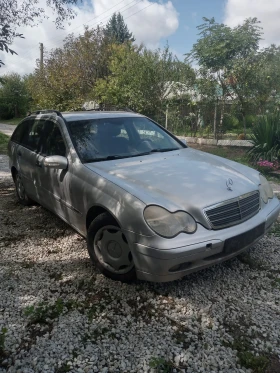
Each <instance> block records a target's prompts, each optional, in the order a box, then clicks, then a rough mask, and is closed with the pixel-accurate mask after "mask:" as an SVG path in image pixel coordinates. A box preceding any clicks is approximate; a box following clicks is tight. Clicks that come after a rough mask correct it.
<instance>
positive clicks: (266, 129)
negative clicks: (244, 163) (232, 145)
mask: <svg viewBox="0 0 280 373" xmlns="http://www.w3.org/2000/svg"><path fill="white" fill-rule="evenodd" d="M251 141H252V144H253V147H252V148H251V149H250V150H249V155H250V157H251V158H252V159H253V160H254V161H259V160H260V159H262V160H267V161H271V162H273V161H275V160H277V159H278V158H279V155H280V115H279V113H275V114H268V115H264V116H261V117H259V118H258V121H257V123H256V124H255V125H254V126H253V128H252V136H251Z"/></svg>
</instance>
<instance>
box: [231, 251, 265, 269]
mask: <svg viewBox="0 0 280 373" xmlns="http://www.w3.org/2000/svg"><path fill="white" fill-rule="evenodd" d="M237 258H238V260H239V261H240V262H241V263H243V264H246V265H248V266H249V267H250V268H251V269H260V270H262V269H267V268H266V267H265V265H264V264H263V263H262V262H260V261H259V260H256V259H254V258H252V257H251V255H250V254H249V253H243V254H240V255H238V256H237Z"/></svg>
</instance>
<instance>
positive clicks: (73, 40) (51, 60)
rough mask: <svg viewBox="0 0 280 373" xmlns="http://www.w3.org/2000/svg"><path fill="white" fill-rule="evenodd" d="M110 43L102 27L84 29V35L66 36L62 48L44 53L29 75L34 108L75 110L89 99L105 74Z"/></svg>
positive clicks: (106, 72)
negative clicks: (41, 65) (97, 82)
mask: <svg viewBox="0 0 280 373" xmlns="http://www.w3.org/2000/svg"><path fill="white" fill-rule="evenodd" d="M110 54H111V46H110V44H109V42H108V39H107V37H106V36H105V35H104V30H103V29H101V28H99V27H97V28H96V29H88V28H86V29H85V32H84V34H83V35H80V36H78V37H75V36H74V35H73V34H72V35H69V36H68V37H67V38H66V40H65V41H64V45H63V47H61V48H57V49H55V50H53V51H52V52H50V53H46V55H45V59H44V65H43V68H41V67H40V65H39V63H38V66H37V69H36V71H35V72H34V74H32V75H31V76H30V77H29V80H28V87H29V91H30V93H31V94H32V97H33V99H34V103H33V105H34V108H35V107H36V108H46V107H49V108H56V109H57V110H75V109H78V108H81V107H82V104H83V103H84V102H85V101H88V100H90V99H91V96H92V94H91V92H92V90H93V87H94V86H95V83H96V80H97V79H99V78H104V77H105V76H106V75H107V74H108V67H107V65H108V61H109V57H110Z"/></svg>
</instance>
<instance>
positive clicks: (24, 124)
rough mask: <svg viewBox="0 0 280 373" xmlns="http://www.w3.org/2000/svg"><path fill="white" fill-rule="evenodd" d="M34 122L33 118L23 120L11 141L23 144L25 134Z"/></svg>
mask: <svg viewBox="0 0 280 373" xmlns="http://www.w3.org/2000/svg"><path fill="white" fill-rule="evenodd" d="M32 123H33V120H25V121H24V122H21V123H20V124H19V125H18V126H17V128H16V129H15V130H14V133H13V135H12V137H11V141H13V142H16V143H18V144H21V142H22V139H23V136H24V134H25V133H26V132H28V131H29V128H30V126H32Z"/></svg>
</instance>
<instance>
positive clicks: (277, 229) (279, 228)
mask: <svg viewBox="0 0 280 373" xmlns="http://www.w3.org/2000/svg"><path fill="white" fill-rule="evenodd" d="M269 234H271V235H273V236H276V237H280V223H279V222H278V221H277V222H275V223H274V224H273V226H272V228H271V229H270V231H269Z"/></svg>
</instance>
